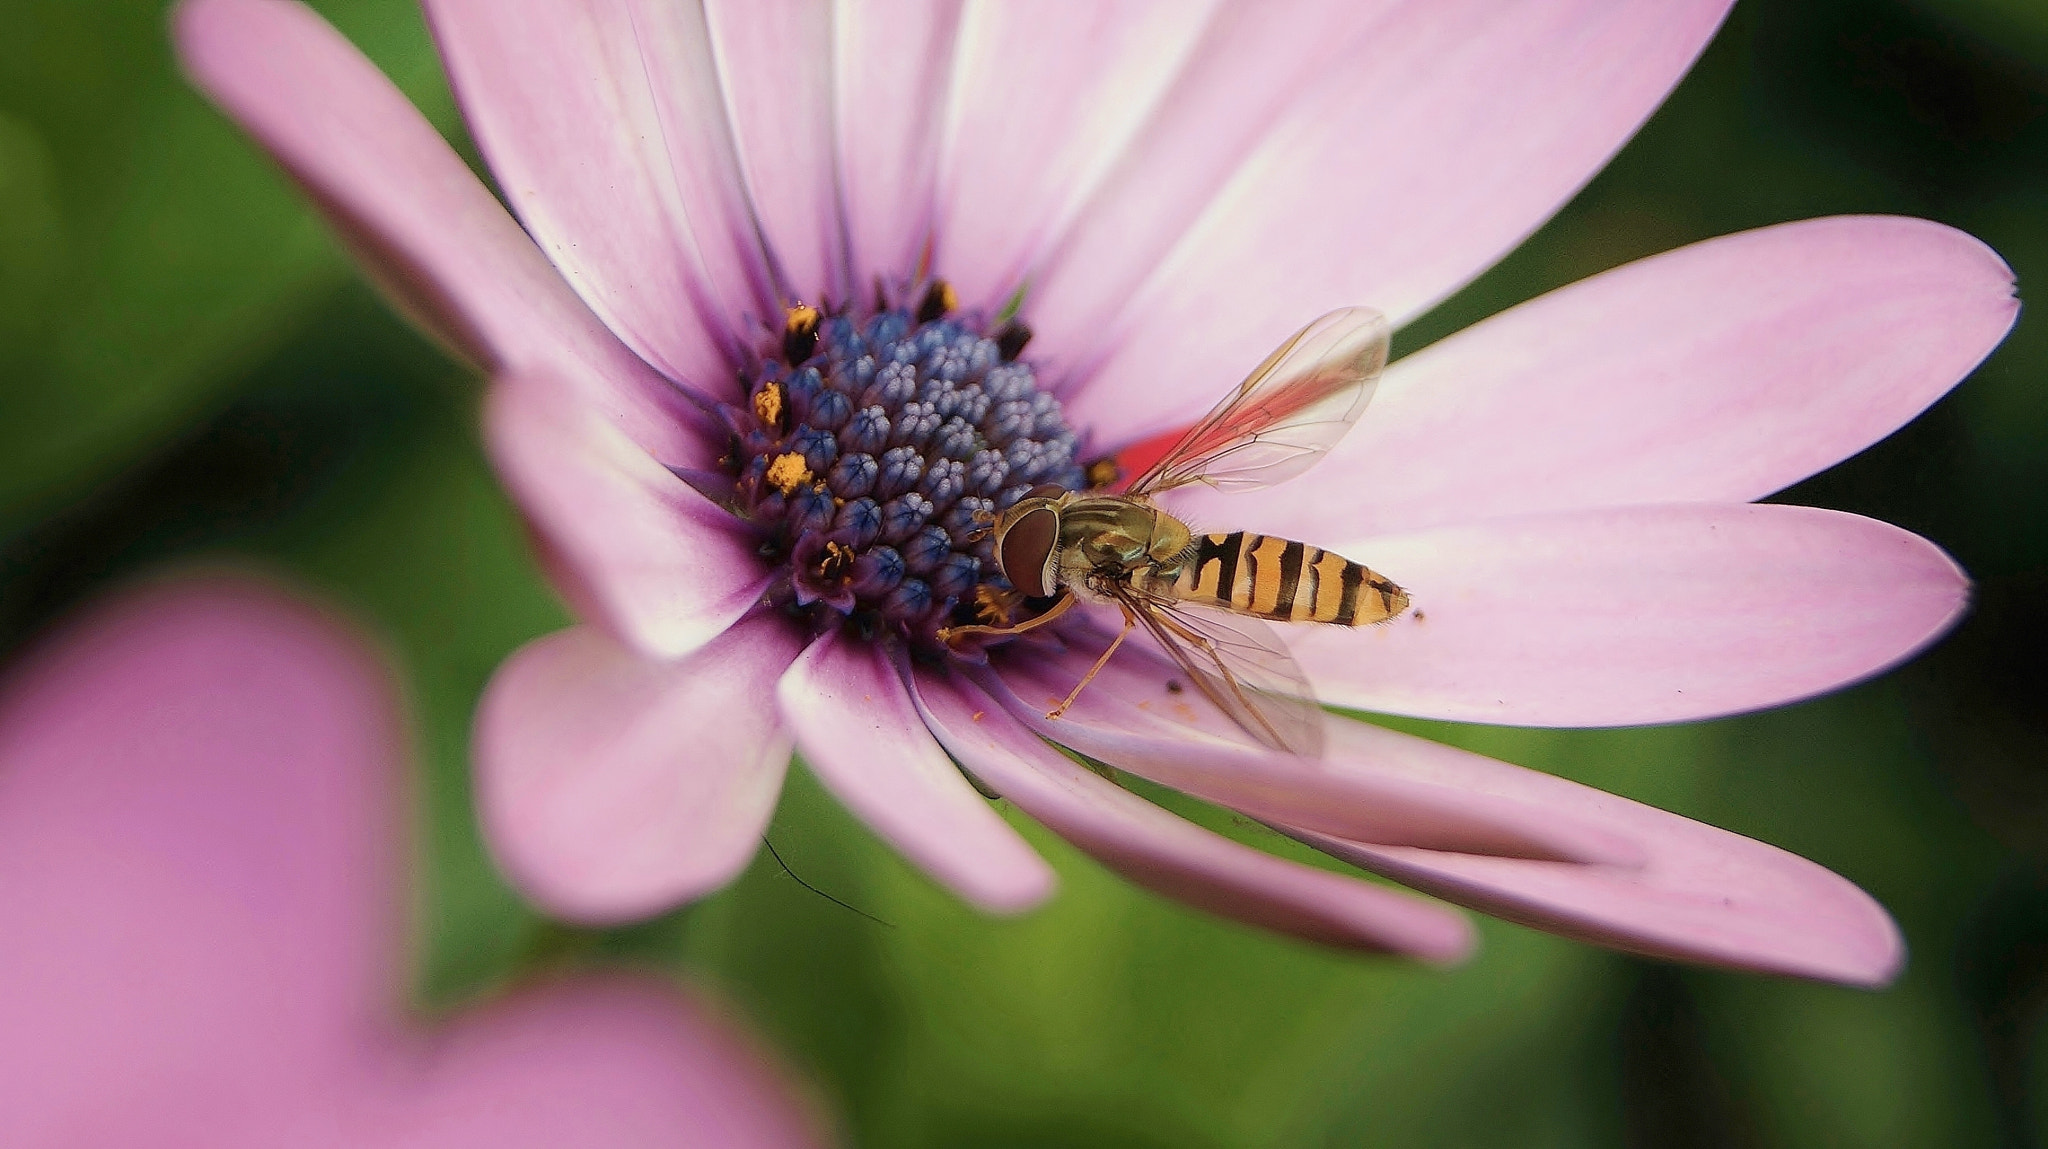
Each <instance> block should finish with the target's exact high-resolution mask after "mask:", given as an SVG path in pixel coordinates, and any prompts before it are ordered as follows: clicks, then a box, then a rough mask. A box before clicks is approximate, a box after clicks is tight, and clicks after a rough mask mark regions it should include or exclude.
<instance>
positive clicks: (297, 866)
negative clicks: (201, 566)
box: [0, 580, 403, 1145]
mask: <svg viewBox="0 0 2048 1149" xmlns="http://www.w3.org/2000/svg"><path fill="white" fill-rule="evenodd" d="M392 714H393V700H392V698H391V697H390V696H389V694H388V693H387V690H386V688H385V685H384V676H383V674H382V673H381V671H380V669H379V668H378V667H377V666H376V664H375V663H374V662H373V661H371V660H370V659H368V658H366V657H365V656H364V655H363V654H362V653H361V651H360V648H359V647H358V646H357V645H356V644H355V643H354V642H353V641H352V640H350V639H348V638H346V637H345V636H344V635H343V634H342V632H341V630H340V628H339V627H337V626H335V625H334V624H333V623H332V622H330V621H329V620H327V619H325V618H322V617H321V616H319V615H318V614H317V613H316V612H314V611H312V610H309V609H308V608H306V607H304V606H301V605H298V604H295V603H291V602H288V601H286V600H285V599H284V598H283V597H282V596H281V595H278V594H277V593H276V592H274V591H271V590H269V589H268V588H265V587H262V586H259V585H255V584H252V583H247V582H239V581H226V580H221V581H213V582H207V583H199V584H188V585H183V586H168V587H154V588H148V589H145V590H142V591H140V592H134V593H131V594H130V595H129V596H128V597H126V598H125V599H122V600H117V601H116V602H115V603H113V604H111V605H109V606H105V607H101V608H99V609H98V610H96V611H95V612H93V613H92V614H90V615H89V616H88V617H87V618H85V619H84V620H82V621H80V622H78V623H75V624H73V625H71V626H69V627H66V628H65V629H64V630H62V631H60V632H59V633H58V634H56V635H55V636H54V637H53V638H52V639H50V640H49V641H48V642H47V643H46V644H45V645H43V646H42V647H41V648H40V649H39V650H37V651H35V652H34V653H32V654H30V655H29V656H28V657H27V658H26V659H25V660H24V661H23V662H21V663H20V664H19V665H18V666H17V667H16V668H15V669H14V670H13V671H12V672H11V673H10V674H9V675H8V678H7V680H6V683H5V686H4V687H0V913H5V915H6V920H7V922H8V923H9V924H8V933H9V941H8V944H6V945H5V946H0V1035H4V1036H0V1113H5V1114H6V1115H7V1117H6V1121H5V1124H6V1127H7V1131H8V1132H7V1138H6V1139H7V1140H8V1141H9V1142H10V1143H12V1144H21V1145H56V1144H100V1145H118V1144H136V1143H138V1142H140V1141H147V1140H159V1141H161V1140H164V1139H165V1138H164V1133H163V1131H164V1130H165V1129H172V1130H178V1129H181V1128H182V1129H183V1130H184V1131H185V1132H184V1133H180V1134H173V1135H172V1136H171V1137H170V1138H169V1139H168V1140H169V1141H170V1142H175V1143H177V1144H199V1143H201V1141H200V1140H199V1139H197V1131H198V1130H200V1129H211V1130H213V1131H214V1132H215V1133H216V1134H217V1135H218V1139H217V1140H215V1139H208V1140H209V1143H216V1144H218V1143H223V1142H226V1141H234V1140H237V1138H236V1137H235V1134H236V1131H237V1130H241V1129H244V1128H249V1127H256V1128H261V1127H264V1126H266V1125H269V1124H271V1123H273V1122H275V1121H277V1120H279V1119H280V1115H281V1114H284V1113H288V1112H290V1111H292V1110H293V1109H294V1107H297V1106H301V1105H303V1104H305V1097H306V1092H307V1091H306V1088H305V1079H306V1076H307V1075H308V1074H310V1075H311V1076H312V1077H313V1078H314V1079H318V1077H319V1076H321V1075H323V1074H332V1073H336V1072H340V1071H341V1070H342V1069H343V1068H344V1067H345V1066H346V1065H347V1062H348V1058H349V1056H350V1055H351V1054H352V1052H353V1048H354V1046H355V1044H356V1043H358V1042H360V1040H361V1039H362V1037H363V1036H364V1034H365V1031H366V1030H367V1029H368V1028H369V1027H368V1026H367V1025H366V1022H367V1020H368V1019H369V1018H370V1017H371V1016H381V1015H382V1013H383V1008H384V1003H385V1002H386V1001H387V1000H390V999H388V998H387V997H386V996H385V995H387V994H395V993H396V991H397V985H396V984H395V978H394V974H395V973H396V969H397V959H398V956H399V955H398V948H399V947H398V945H397V941H398V938H399V932H400V927H401V921H400V918H399V915H398V914H396V913H395V912H394V909H395V905H394V902H393V899H392V898H391V897H390V894H391V891H392V881H393V879H394V878H395V876H396V873H397V863H398V861H399V851H400V850H401V849H402V844H401V843H400V842H399V841H397V840H396V837H395V835H394V830H395V829H396V827H397V826H398V825H399V824H400V823H399V821H398V819H399V815H400V813H401V811H400V807H399V805H398V802H397V800H396V799H397V795H396V794H395V792H394V789H393V784H394V781H395V779H396V778H397V777H398V775H397V769H398V764H399V754H400V752H401V747H402V745H403V735H402V733H401V732H400V731H399V730H398V728H397V725H396V723H395V722H394V721H393V718H392ZM142 1130H148V1132H147V1133H143V1132H140V1131H142ZM185 1136H193V1137H194V1138H195V1139H194V1140H190V1141H187V1140H184V1137H185ZM271 1143H273V1144H275V1143H277V1142H274V1141H273V1142H271Z"/></svg>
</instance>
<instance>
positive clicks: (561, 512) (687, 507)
mask: <svg viewBox="0 0 2048 1149" xmlns="http://www.w3.org/2000/svg"><path fill="white" fill-rule="evenodd" d="M484 432H485V437H486V442H487V445H488V446H489V448H490V452H491V461H492V462H493V463H495V464H496V465H497V468H498V474H499V476H500V477H501V478H503V479H504V481H505V485H506V486H507V487H509V488H510V489H511V491H512V493H513V495H514V496H515V497H516V498H517V499H518V501H519V505H520V508H521V509H522V510H524V511H525V512H526V514H527V516H528V518H529V519H530V521H531V522H532V524H533V526H534V529H535V530H536V531H537V532H538V533H539V535H540V536H541V541H542V543H543V545H544V546H545V547H546V548H547V549H548V550H549V552H550V557H551V558H552V559H553V560H554V562H553V564H552V565H553V567H554V569H555V573H557V574H558V575H559V576H561V580H560V581H563V582H566V583H567V585H566V586H564V588H563V589H564V592H565V593H566V594H568V595H569V597H570V598H571V600H572V602H573V604H574V605H576V606H578V607H579V608H580V609H582V610H583V611H586V612H590V613H592V614H594V615H595V616H596V617H595V618H593V619H592V621H596V622H602V623H604V624H605V625H607V626H609V627H610V628H612V630H613V632H614V633H616V634H618V635H619V636H620V637H622V638H624V639H626V640H627V641H629V642H631V643H632V644H633V645H635V646H637V647H638V648H640V649H641V650H642V651H644V652H646V653H647V654H649V655H652V656H655V657H662V658H677V657H680V656H682V655H685V654H688V653H689V652H690V651H692V650H695V649H696V648H698V647H700V646H702V645H704V644H705V643H706V642H708V641H710V640H711V639H712V638H713V637H715V636H717V635H718V634H719V633H720V632H721V631H723V630H724V629H725V628H726V627H728V626H730V625H731V624H732V622H733V620H735V619H737V618H739V617H740V615H741V614H743V613H745V612H746V611H747V609H748V608H749V607H751V606H752V605H753V604H754V603H755V601H756V600H758V599H759V597H760V592H761V588H762V586H763V585H764V583H765V580H766V578H767V575H766V573H765V572H764V571H763V570H762V568H761V565H760V560H759V559H758V558H757V557H755V555H754V553H753V550H752V548H750V547H749V546H748V545H747V544H746V542H745V541H744V540H742V539H741V538H740V537H739V534H738V532H737V528H736V527H735V525H734V521H733V518H732V516H731V514H729V513H728V512H726V511H724V510H722V509H720V508H719V507H716V506H714V505H712V504H711V503H710V502H709V501H708V500H706V499H705V498H704V497H703V496H702V495H699V494H698V493H697V492H696V491H694V490H692V489H691V488H690V487H689V486H688V485H687V484H685V483H684V482H683V481H682V480H681V479H678V478H676V477H675V475H673V474H671V473H670V472H669V471H668V470H667V469H666V468H665V467H663V466H662V465H661V464H659V463H657V462H655V461H654V460H653V459H652V458H651V457H649V456H648V454H647V453H646V452H645V451H642V450H641V449H640V448H639V447H638V446H636V445H634V444H633V443H632V442H631V441H630V440H628V439H627V438H626V437H625V436H624V435H622V434H620V433H619V432H618V431H617V430H615V429H614V428H613V427H612V426H611V424H610V423H608V422H606V421H605V420H604V419H603V418H601V417H600V416H599V415H598V414H597V413H596V412H595V411H593V410H591V409H589V408H587V407H585V406H583V405H582V404H580V403H578V402H576V401H575V399H574V398H573V397H572V396H569V395H566V394H565V393H564V392H563V390H562V389H561V388H560V387H557V386H552V385H551V384H550V381H549V379H548V378H547V376H546V375H544V374H539V373H527V374H514V375H508V376H506V377H504V378H501V379H499V380H497V381H496V383H494V384H493V386H492V389H491V394H490V397H489V401H488V403H487V405H486V407H485V410H484Z"/></svg>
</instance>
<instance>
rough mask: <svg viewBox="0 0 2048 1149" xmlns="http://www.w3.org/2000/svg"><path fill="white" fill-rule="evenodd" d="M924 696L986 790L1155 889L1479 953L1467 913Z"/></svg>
mask: <svg viewBox="0 0 2048 1149" xmlns="http://www.w3.org/2000/svg"><path fill="white" fill-rule="evenodd" d="M916 698H917V702H918V709H919V711H920V712H921V713H923V715H924V716H925V720H926V721H927V722H928V723H930V724H931V728H932V732H933V733H935V734H937V735H938V736H939V741H940V742H942V743H944V744H945V747H946V749H947V750H948V751H949V752H950V753H951V754H952V755H953V756H954V757H955V758H957V759H959V760H960V762H961V763H962V764H963V765H965V766H966V767H967V768H968V769H969V770H971V771H973V772H974V774H975V776H976V777H977V778H979V779H981V781H982V782H983V783H984V784H986V785H988V786H991V787H993V788H994V789H995V790H996V791H997V792H999V793H1001V794H1002V795H1003V796H1004V797H1005V798H1008V799H1009V800H1010V801H1012V802H1015V803H1016V804H1017V805H1018V807H1020V808H1021V809H1023V810H1024V812H1025V813H1027V814H1030V815H1031V816H1032V817H1034V818H1037V819H1038V820H1039V821H1041V822H1043V823H1045V824H1046V826H1048V827H1050V828H1051V829H1052V830H1053V832H1054V833H1057V834H1058V835H1060V836H1061V837H1063V838H1065V839H1067V840H1068V841H1070V842H1072V843H1074V844H1075V845H1076V846H1079V847H1080V848H1081V849H1083V850H1086V851H1087V852H1088V853H1090V854H1091V855H1093V856H1095V857H1096V858H1097V859H1099V860H1100V861H1101V862H1102V863H1103V864H1104V865H1106V866H1109V867H1110V868H1111V869H1114V870H1116V871H1117V872H1118V873H1120V874H1123V875H1124V876H1125V877H1127V878H1129V879H1131V880H1132V881H1134V882H1137V883H1138V884H1139V885H1141V886H1144V887H1145V888H1147V889H1150V890H1153V891H1156V892H1158V893H1161V894H1164V895H1166V896H1167V897H1170V898H1174V899H1176V900H1178V901H1183V902H1186V903H1188V904H1189V905H1192V906H1196V907H1198V908H1201V909H1204V910H1208V911H1209V912H1211V913H1215V914H1220V915H1222V916H1224V917H1229V918H1235V919H1237V920H1238V921H1241V922H1246V923H1249V924H1251V925H1254V926H1259V927H1261V928H1263V929H1270V930H1278V931H1280V932H1282V933H1288V934H1293V935H1295V936H1296V937H1301V938H1306V939H1308V940H1309V941H1314V942H1321V943H1324V944H1326V945H1341V946H1351V947H1357V948H1362V949H1370V950H1385V951H1389V952H1394V953H1404V954H1409V955H1412V956H1414V957H1420V958H1426V959H1429V960H1433V961H1451V960H1455V959H1457V958H1460V957H1463V956H1464V955H1465V954H1466V953H1467V952H1469V951H1470V950H1471V948H1472V928H1471V926H1470V925H1469V924H1467V923H1466V921H1465V920H1464V919H1463V918H1462V917H1460V916H1458V915H1457V914H1453V913H1448V912H1446V911H1445V910H1443V909H1442V908H1441V907H1438V906H1434V905H1431V904H1429V903H1427V902H1423V901H1420V900H1418V899H1415V898H1410V897H1406V896H1403V895H1400V894H1396V893H1394V892H1392V891H1390V890H1385V889H1382V888H1380V887H1378V886H1374V885H1369V884H1366V883H1363V882H1358V881H1355V880H1352V879H1349V878H1345V877H1342V876H1340V875H1337V874H1332V873H1330V872H1328V871H1325V870H1318V869H1316V868H1314V867H1312V866H1304V865H1300V864H1298V863H1295V862H1289V861H1285V860H1283V859H1280V858H1276V857H1273V856H1272V855H1271V854H1266V853H1262V852H1260V851H1258V850H1254V849H1252V848H1251V847H1249V846H1244V845H1240V844H1238V843H1236V842H1233V841H1231V840H1230V839H1228V838H1225V837H1223V836H1221V835H1219V834H1213V833H1211V832H1209V831H1208V830H1204V829H1202V828H1201V827H1199V826H1196V825H1194V824H1193V823H1191V822H1187V821H1185V820H1183V819H1181V818H1179V817H1177V816H1175V815H1173V814H1170V813H1168V812H1167V811H1165V810H1162V809H1160V808H1159V807H1157V806H1154V805H1153V804H1152V803H1150V802H1147V801H1145V800H1144V799H1143V798H1140V797H1138V796H1137V795H1135V794H1133V793H1131V792H1130V791H1128V790H1125V789H1123V788H1122V787H1120V786H1117V785H1115V784H1113V783H1111V782H1108V781H1106V780H1104V779H1102V778H1100V777H1098V776H1097V775H1095V774H1093V773H1091V772H1089V771H1088V770H1086V769H1084V768H1082V767H1081V766H1079V765H1077V764H1076V763H1075V762H1074V761H1073V760H1072V759H1070V758H1068V757H1067V756H1066V755H1064V754H1061V753H1060V752H1058V751H1057V750H1054V749H1053V748H1052V747H1050V746H1048V745H1047V744H1046V743H1045V742H1044V741H1043V740H1041V739H1040V738H1039V737H1038V736H1037V735H1035V734H1033V733H1031V732H1030V731H1029V730H1027V729H1025V728H1024V727H1023V726H1022V725H1020V724H1019V723H1018V722H1017V721H1016V719H1014V718H1012V717H1011V716H1010V715H1009V714H1008V713H1007V712H1005V711H1004V709H1003V708H1002V706H1001V705H1000V704H998V703H996V702H995V701H993V700H992V699H990V698H989V697H988V696H987V695H985V694H982V693H981V692H979V691H978V690H975V689H974V688H973V687H972V686H970V685H968V684H967V683H964V682H959V683H943V682H935V681H932V680H931V679H930V678H928V677H921V678H920V679H919V681H918V682H917V694H916Z"/></svg>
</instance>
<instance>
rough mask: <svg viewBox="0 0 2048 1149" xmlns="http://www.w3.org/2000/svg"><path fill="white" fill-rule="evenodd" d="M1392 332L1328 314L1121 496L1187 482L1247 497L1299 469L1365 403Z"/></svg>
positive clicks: (1370, 318)
mask: <svg viewBox="0 0 2048 1149" xmlns="http://www.w3.org/2000/svg"><path fill="white" fill-rule="evenodd" d="M1391 332H1392V329H1391V328H1390V327H1389V326H1388V325H1387V317H1386V316H1384V315H1381V314H1380V313H1379V312H1377V311H1374V310H1372V309H1371V308H1369V307H1347V308H1344V309H1343V310H1341V311H1332V312H1330V313H1329V314H1328V315H1325V316H1323V317H1322V318H1321V319H1318V320H1316V321H1315V322H1314V323H1311V324H1309V325H1308V326H1307V327H1304V328H1302V329H1301V330H1300V331H1297V332H1295V333H1294V337H1293V338H1291V339H1289V340H1288V341H1287V342H1285V343H1283V344H1281V345H1280V347H1279V349H1278V350H1276V351H1274V352H1273V353H1272V354H1271V355H1269V356H1267V357H1266V361H1265V362H1264V363H1261V364H1259V367H1258V370H1256V371H1253V372H1252V373H1251V375H1250V376H1249V377H1248V378H1246V379H1245V381H1244V382H1243V383H1240V384H1238V386H1237V390H1236V391H1234V392H1232V393H1231V394H1230V397H1229V398H1227V399H1225V400H1223V402H1221V403H1219V404H1217V405H1216V409H1215V410H1213V411H1211V412H1209V413H1208V414H1207V415H1204V416H1202V420H1201V422H1199V423H1196V424H1195V425H1194V426H1193V427H1192V428H1190V429H1189V431H1188V433H1187V434H1185V435H1183V436H1181V439H1180V442H1178V443H1175V444H1174V445H1173V448H1172V449H1171V450H1169V451H1167V452H1166V454H1165V456H1164V457H1162V458H1161V459H1160V460H1159V461H1158V462H1157V463H1154V464H1153V465H1152V468H1151V469H1150V470H1148V471H1146V472H1145V473H1144V474H1143V475H1140V476H1138V478H1137V479H1136V481H1134V482H1132V483H1131V486H1130V489H1129V492H1128V493H1130V494H1133V495H1143V494H1146V493H1148V492H1152V491H1166V490H1171V489H1173V488H1174V487H1183V486H1186V485H1187V484H1189V483H1208V484H1209V485H1210V486H1212V487H1215V488H1217V489H1218V490H1224V491H1249V490H1254V489H1256V488H1259V487H1269V486H1272V485H1273V484H1274V483H1277V482H1280V481H1281V480H1282V479H1291V478H1293V477H1294V476H1296V475H1298V474H1300V473H1301V472H1303V471H1305V470H1307V469H1308V468H1309V467H1311V466H1313V465H1314V464H1315V461H1316V460H1317V459H1320V458H1322V457H1323V453H1324V452H1326V451H1328V450H1329V449H1330V448H1331V447H1332V446H1334V445H1335V444H1336V442H1337V440H1339V439H1342V438H1343V437H1344V432H1346V431H1348V430H1350V429H1351V424H1352V423H1354V422H1356V421H1357V420H1358V416H1359V415H1361V414H1363V413H1364V411H1365V405H1366V404H1367V403H1368V402H1370V401H1371V400H1372V393H1373V388H1374V387H1375V386H1377V385H1378V383H1379V379H1380V373H1381V372H1382V371H1384V370H1386V366H1387V341H1388V338H1389V336H1390V334H1391Z"/></svg>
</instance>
